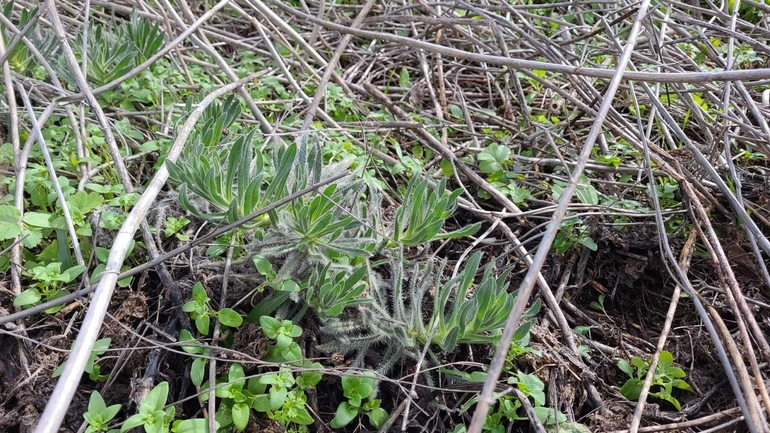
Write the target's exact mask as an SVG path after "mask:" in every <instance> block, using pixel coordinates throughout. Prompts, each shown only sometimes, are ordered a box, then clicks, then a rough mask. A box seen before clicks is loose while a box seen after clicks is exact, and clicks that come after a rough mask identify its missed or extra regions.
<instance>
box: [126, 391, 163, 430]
mask: <svg viewBox="0 0 770 433" xmlns="http://www.w3.org/2000/svg"><path fill="white" fill-rule="evenodd" d="M167 398H168V382H161V383H159V384H158V385H157V386H156V387H155V388H153V389H152V390H151V391H150V392H149V394H147V398H145V399H144V401H143V402H142V404H140V405H139V413H137V414H135V415H132V416H131V417H129V418H128V419H127V420H126V422H124V423H123V426H122V427H121V428H120V431H121V433H123V432H125V431H128V430H131V429H132V428H134V427H139V426H143V427H144V430H145V431H146V432H147V433H166V432H168V429H169V427H170V425H171V421H172V420H173V419H174V413H175V409H174V406H169V407H168V409H166V410H163V407H164V406H166V399H167Z"/></svg>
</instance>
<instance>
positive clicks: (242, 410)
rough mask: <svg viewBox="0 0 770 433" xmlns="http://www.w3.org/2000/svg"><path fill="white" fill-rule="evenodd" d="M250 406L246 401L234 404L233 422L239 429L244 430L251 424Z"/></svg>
mask: <svg viewBox="0 0 770 433" xmlns="http://www.w3.org/2000/svg"><path fill="white" fill-rule="evenodd" d="M249 412H250V411H249V406H247V405H246V404H245V403H236V404H234V405H233V409H232V414H233V424H235V428H236V429H238V431H243V430H245V429H246V426H247V425H248V424H249Z"/></svg>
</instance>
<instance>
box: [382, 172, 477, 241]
mask: <svg viewBox="0 0 770 433" xmlns="http://www.w3.org/2000/svg"><path fill="white" fill-rule="evenodd" d="M461 192H462V190H460V189H458V190H455V191H453V192H446V180H445V179H442V180H440V181H439V182H437V183H436V187H435V188H434V189H431V188H429V187H428V180H427V179H420V177H419V176H415V177H413V178H412V179H411V180H410V181H409V184H408V186H407V188H406V193H405V194H404V197H403V200H402V203H401V206H400V207H399V208H398V210H397V211H396V216H395V221H394V224H393V232H392V235H391V239H392V240H393V241H394V242H396V243H399V244H402V245H404V246H414V245H421V244H424V243H427V242H431V241H435V240H440V239H452V238H457V237H463V236H470V235H473V234H474V233H476V231H478V229H479V228H480V227H481V224H480V223H476V224H473V225H469V226H466V227H463V228H461V229H459V230H455V231H453V232H449V233H439V231H440V230H441V227H443V226H444V221H446V219H447V218H449V216H450V215H452V213H453V212H454V211H455V209H456V208H457V198H458V197H459V196H460V193H461ZM393 246H395V245H393Z"/></svg>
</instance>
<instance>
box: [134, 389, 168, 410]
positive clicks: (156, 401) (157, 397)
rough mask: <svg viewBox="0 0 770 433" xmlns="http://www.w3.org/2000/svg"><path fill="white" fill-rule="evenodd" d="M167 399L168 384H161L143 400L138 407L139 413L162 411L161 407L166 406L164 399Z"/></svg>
mask: <svg viewBox="0 0 770 433" xmlns="http://www.w3.org/2000/svg"><path fill="white" fill-rule="evenodd" d="M167 398H168V382H161V383H159V384H157V385H156V386H155V388H153V389H152V391H150V393H149V394H147V398H145V399H144V401H143V402H142V404H141V405H140V407H141V408H142V409H140V411H141V412H145V413H146V412H147V410H145V409H148V410H150V411H160V410H163V406H165V405H166V399H167Z"/></svg>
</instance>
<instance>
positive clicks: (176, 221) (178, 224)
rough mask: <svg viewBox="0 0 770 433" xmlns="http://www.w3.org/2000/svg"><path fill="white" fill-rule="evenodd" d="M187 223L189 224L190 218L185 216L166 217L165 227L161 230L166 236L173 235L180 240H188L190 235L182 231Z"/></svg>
mask: <svg viewBox="0 0 770 433" xmlns="http://www.w3.org/2000/svg"><path fill="white" fill-rule="evenodd" d="M187 224H190V220H189V219H187V218H174V217H172V216H170V217H167V218H166V229H165V230H164V231H163V234H164V235H166V238H170V237H171V236H174V237H176V238H177V239H178V240H180V241H182V242H187V241H189V240H190V235H188V234H186V233H184V232H182V229H184V228H185V227H186V226H187Z"/></svg>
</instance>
